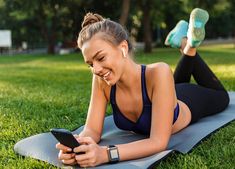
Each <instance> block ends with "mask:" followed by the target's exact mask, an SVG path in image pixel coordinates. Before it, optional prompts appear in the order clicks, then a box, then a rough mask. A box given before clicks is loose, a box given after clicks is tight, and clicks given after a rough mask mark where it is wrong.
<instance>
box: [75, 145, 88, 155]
mask: <svg viewBox="0 0 235 169" xmlns="http://www.w3.org/2000/svg"><path fill="white" fill-rule="evenodd" d="M88 150H89V147H88V146H87V145H84V144H83V145H80V146H78V147H76V148H74V149H73V152H75V153H79V152H85V153H86V152H87V151H88Z"/></svg>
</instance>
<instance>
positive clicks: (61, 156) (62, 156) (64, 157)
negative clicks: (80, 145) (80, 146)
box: [58, 151, 76, 160]
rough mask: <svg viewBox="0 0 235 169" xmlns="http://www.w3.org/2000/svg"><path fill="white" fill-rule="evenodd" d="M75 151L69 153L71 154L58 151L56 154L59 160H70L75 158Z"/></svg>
mask: <svg viewBox="0 0 235 169" xmlns="http://www.w3.org/2000/svg"><path fill="white" fill-rule="evenodd" d="M75 155H76V154H75V153H71V154H66V153H63V152H62V151H60V152H59V154H58V159H59V160H70V159H75Z"/></svg>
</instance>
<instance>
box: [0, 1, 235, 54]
mask: <svg viewBox="0 0 235 169" xmlns="http://www.w3.org/2000/svg"><path fill="white" fill-rule="evenodd" d="M130 3H131V5H130V10H129V16H128V21H127V25H126V27H127V28H128V30H129V31H130V34H131V35H132V36H134V38H135V39H137V41H143V39H144V33H146V31H144V26H146V23H145V22H143V21H145V20H146V19H143V16H144V12H143V8H142V6H143V4H144V3H146V4H148V3H149V6H148V10H147V11H149V13H150V15H149V17H150V23H149V24H150V29H149V31H150V32H148V33H149V34H150V35H151V37H152V40H153V41H157V42H158V43H160V44H163V42H164V39H165V37H166V35H167V33H168V32H169V31H170V30H171V29H172V28H173V27H174V26H175V24H176V23H177V22H178V21H179V20H180V19H184V20H188V19H189V14H190V11H191V10H192V9H193V8H195V7H200V8H203V9H206V10H208V12H209V14H210V20H209V22H208V24H207V26H206V29H207V32H208V33H207V38H218V37H231V36H234V32H235V14H234V10H235V3H234V1H233V0H195V1H191V0H178V1H172V0H164V3H163V1H162V0H141V1H140V0H131V1H130ZM121 7H122V2H121V1H114V0H109V1H102V0H86V1H82V0H66V1H61V0H33V1H32V0H0V29H10V30H12V35H13V45H14V46H15V47H19V46H21V43H22V41H27V42H28V44H29V47H30V48H38V47H44V46H45V45H48V50H53V47H55V45H57V44H58V42H62V43H66V42H76V38H77V35H78V32H79V30H80V29H81V27H80V25H81V22H82V20H83V17H84V15H85V14H86V13H87V12H97V13H99V14H101V15H103V16H105V17H107V18H110V19H112V20H115V21H119V18H120V16H121V13H122V12H123V11H121ZM221 25H222V26H221Z"/></svg>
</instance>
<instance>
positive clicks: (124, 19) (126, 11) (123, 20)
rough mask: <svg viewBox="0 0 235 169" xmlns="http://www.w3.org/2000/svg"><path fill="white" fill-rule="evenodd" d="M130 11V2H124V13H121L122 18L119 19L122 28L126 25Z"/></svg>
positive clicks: (128, 0) (126, 0) (125, 0)
mask: <svg viewBox="0 0 235 169" xmlns="http://www.w3.org/2000/svg"><path fill="white" fill-rule="evenodd" d="M129 9H130V0H122V11H121V17H120V19H119V23H120V24H121V25H122V26H125V25H126V22H127V18H128V14H129Z"/></svg>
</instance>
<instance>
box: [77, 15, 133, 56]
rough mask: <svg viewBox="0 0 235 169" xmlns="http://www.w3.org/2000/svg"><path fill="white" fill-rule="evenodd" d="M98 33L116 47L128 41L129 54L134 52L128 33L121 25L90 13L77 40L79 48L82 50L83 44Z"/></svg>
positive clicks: (85, 18)
mask: <svg viewBox="0 0 235 169" xmlns="http://www.w3.org/2000/svg"><path fill="white" fill-rule="evenodd" d="M97 33H102V36H100V37H101V38H102V39H103V40H105V41H108V42H110V43H111V44H113V45H115V46H117V45H119V44H120V43H121V42H122V41H124V40H126V41H127V43H128V48H129V52H131V51H132V44H131V42H130V40H129V36H128V33H127V31H126V30H125V29H124V28H123V27H122V26H121V25H120V24H119V23H117V22H114V21H111V20H110V19H105V18H103V17H102V16H101V15H99V14H93V13H90V12H89V13H87V14H86V15H85V17H84V19H83V22H82V30H81V31H80V32H79V36H78V40H77V44H78V47H79V48H80V49H81V48H82V46H83V44H84V43H85V42H87V41H89V40H90V39H91V38H92V37H93V36H94V35H95V34H97Z"/></svg>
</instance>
